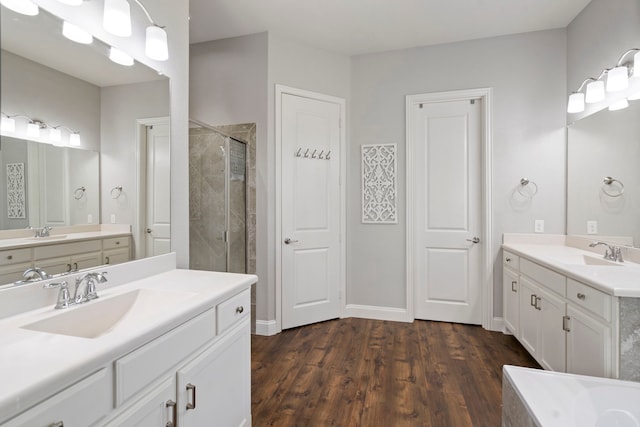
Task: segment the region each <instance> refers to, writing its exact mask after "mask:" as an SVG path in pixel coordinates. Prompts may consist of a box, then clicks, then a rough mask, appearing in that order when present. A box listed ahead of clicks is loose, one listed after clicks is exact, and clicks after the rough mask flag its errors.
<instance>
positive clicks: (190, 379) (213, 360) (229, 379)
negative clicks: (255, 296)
mask: <svg viewBox="0 0 640 427" xmlns="http://www.w3.org/2000/svg"><path fill="white" fill-rule="evenodd" d="M177 378H178V425H180V426H181V427H187V426H193V427H197V426H221V427H239V426H248V425H250V424H251V337H250V326H249V319H248V318H246V317H245V319H244V320H242V321H241V322H239V323H238V325H237V326H235V327H233V328H232V329H230V330H229V331H228V332H227V333H226V334H225V335H224V336H223V337H222V338H221V339H220V340H219V341H217V342H216V343H215V344H213V345H212V346H211V347H209V348H208V349H207V350H205V351H204V352H203V353H201V354H200V355H199V356H198V357H196V358H195V359H194V360H193V361H191V362H190V363H188V364H187V365H185V366H184V367H183V368H182V369H180V370H179V371H178V377H177Z"/></svg>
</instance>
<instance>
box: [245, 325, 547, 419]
mask: <svg viewBox="0 0 640 427" xmlns="http://www.w3.org/2000/svg"><path fill="white" fill-rule="evenodd" d="M251 357H252V362H251V364H252V369H251V370H252V372H251V387H252V399H251V400H252V402H251V409H252V417H253V424H252V425H253V426H255V427H260V426H278V427H289V426H301V427H302V426H303V427H314V426H345V427H351V426H354V427H355V426H363V427H398V426H434V427H456V426H483V427H484V426H500V423H501V400H502V395H501V393H502V391H501V390H502V365H505V364H512V365H520V366H530V367H539V366H538V364H537V363H536V362H535V361H534V360H533V359H532V358H531V357H530V356H529V354H528V353H527V352H526V351H525V350H524V349H523V348H522V347H521V346H520V344H519V343H518V342H517V341H516V339H515V338H513V337H511V336H507V335H503V334H501V333H499V332H489V331H486V330H484V329H482V328H481V327H479V326H468V325H460V324H451V323H443V322H428V321H415V322H414V323H398V322H385V321H378V320H365V319H342V320H332V321H329V322H324V323H318V324H315V325H310V326H304V327H301V328H296V329H291V330H287V331H284V332H283V333H281V334H279V335H276V336H272V337H263V336H252V342H251Z"/></svg>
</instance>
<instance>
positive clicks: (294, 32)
mask: <svg viewBox="0 0 640 427" xmlns="http://www.w3.org/2000/svg"><path fill="white" fill-rule="evenodd" d="M589 1H590V0H190V15H191V21H190V28H191V29H190V42H191V43H197V42H203V41H209V40H217V39H222V38H228V37H236V36H242V35H247V34H254V33H259V32H263V31H271V32H273V33H276V34H279V35H282V36H285V37H288V38H291V39H294V40H298V41H300V42H302V43H304V44H307V45H310V46H315V47H318V48H322V49H326V50H329V51H333V52H340V53H344V54H347V55H358V54H364V53H371V52H381V51H386V50H394V49H404V48H410V47H417V46H427V45H433V44H441V43H450V42H457V41H462V40H471V39H479V38H485V37H494V36H501V35H506V34H516V33H525V32H530V31H539V30H548V29H553V28H564V27H566V26H567V25H568V24H569V23H570V22H571V21H572V20H573V18H575V17H576V15H577V14H578V13H580V11H581V10H582V9H584V7H585V6H586V5H587V4H588V3H589Z"/></svg>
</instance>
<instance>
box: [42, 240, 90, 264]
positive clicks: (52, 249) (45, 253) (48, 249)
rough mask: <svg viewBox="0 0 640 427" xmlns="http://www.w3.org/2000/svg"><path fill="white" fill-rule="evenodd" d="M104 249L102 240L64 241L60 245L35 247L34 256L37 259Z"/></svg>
mask: <svg viewBox="0 0 640 427" xmlns="http://www.w3.org/2000/svg"><path fill="white" fill-rule="evenodd" d="M101 250H102V244H101V243H100V240H86V241H82V242H74V243H62V244H58V245H44V246H37V247H35V248H33V257H34V259H36V260H39V259H46V258H53V257H60V256H69V255H76V254H83V253H87V252H98V251H101Z"/></svg>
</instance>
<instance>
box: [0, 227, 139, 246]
mask: <svg viewBox="0 0 640 427" xmlns="http://www.w3.org/2000/svg"><path fill="white" fill-rule="evenodd" d="M130 235H131V232H129V231H126V232H125V231H120V230H99V231H85V232H79V233H69V234H64V235H61V236H64V237H61V236H60V237H58V236H57V235H56V234H52V235H51V236H49V237H19V238H15V239H0V250H6V249H21V248H29V247H32V246H42V245H58V244H61V243H72V242H78V241H81V240H90V239H102V238H108V237H120V236H130Z"/></svg>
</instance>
